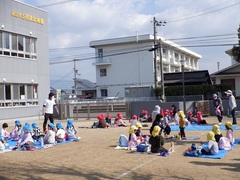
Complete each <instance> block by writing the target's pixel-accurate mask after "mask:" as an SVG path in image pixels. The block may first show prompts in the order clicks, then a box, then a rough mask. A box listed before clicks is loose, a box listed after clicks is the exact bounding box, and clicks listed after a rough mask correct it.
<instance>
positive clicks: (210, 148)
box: [128, 105, 234, 154]
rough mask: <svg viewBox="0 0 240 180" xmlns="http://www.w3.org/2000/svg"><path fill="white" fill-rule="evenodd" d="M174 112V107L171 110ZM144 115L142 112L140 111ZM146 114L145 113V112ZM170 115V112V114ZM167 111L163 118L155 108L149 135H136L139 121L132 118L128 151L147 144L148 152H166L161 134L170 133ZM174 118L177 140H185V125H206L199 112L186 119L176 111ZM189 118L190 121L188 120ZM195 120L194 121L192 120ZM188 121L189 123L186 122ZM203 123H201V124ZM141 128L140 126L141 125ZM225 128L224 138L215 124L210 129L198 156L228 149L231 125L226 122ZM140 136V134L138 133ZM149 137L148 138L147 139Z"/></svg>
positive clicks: (182, 113) (169, 119)
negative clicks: (205, 144)
mask: <svg viewBox="0 0 240 180" xmlns="http://www.w3.org/2000/svg"><path fill="white" fill-rule="evenodd" d="M172 110H174V111H175V107H174V106H173V109H172ZM142 113H144V111H142ZM145 113H146V111H145ZM171 113H172V112H171ZM171 113H170V112H169V111H168V110H166V111H165V112H164V116H163V115H162V114H161V113H160V107H159V106H158V105H157V106H155V108H154V110H153V112H152V117H154V116H155V119H154V120H153V123H152V126H151V127H150V135H148V136H147V135H141V136H139V135H137V131H141V128H138V127H136V126H137V124H140V122H139V119H138V117H137V116H136V115H133V116H132V119H131V120H130V121H129V122H130V129H129V138H128V149H130V150H132V149H135V148H137V147H138V146H139V144H143V143H144V144H146V143H147V144H149V145H150V151H151V152H152V153H156V152H161V151H166V149H165V148H164V147H163V145H164V137H163V136H162V132H163V133H164V136H167V135H169V134H170V132H171V128H170V126H169V122H171V121H172V119H173V115H172V114H171ZM174 117H175V118H176V117H177V121H178V123H177V124H178V125H179V129H180V132H179V138H180V139H184V138H186V134H185V126H186V124H187V123H195V124H206V121H205V120H204V119H203V117H202V113H201V112H197V113H196V116H193V114H192V113H188V117H187V118H186V116H185V114H184V112H183V111H181V110H178V111H176V112H175V115H174ZM189 117H191V118H192V119H191V120H190V119H189ZM194 118H196V119H194ZM188 121H189V122H188ZM202 121H203V122H202ZM141 127H142V125H141ZM225 127H226V130H227V131H226V132H227V133H226V137H223V136H222V134H221V131H220V129H219V126H218V125H217V124H215V125H214V126H213V128H212V131H211V132H208V133H207V141H208V145H207V146H206V147H204V148H202V149H201V150H200V151H198V153H199V154H216V153H218V150H219V149H230V148H231V145H232V144H233V143H234V136H233V129H232V123H231V122H227V123H226V124H225ZM140 134H141V133H140ZM149 137H150V138H149Z"/></svg>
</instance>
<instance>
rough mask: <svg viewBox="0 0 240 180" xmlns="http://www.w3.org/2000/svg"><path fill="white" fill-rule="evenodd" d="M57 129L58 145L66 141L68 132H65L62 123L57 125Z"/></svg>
mask: <svg viewBox="0 0 240 180" xmlns="http://www.w3.org/2000/svg"><path fill="white" fill-rule="evenodd" d="M56 128H57V132H56V137H55V138H56V141H57V142H58V143H60V142H63V141H64V140H65V134H66V132H65V131H64V128H63V125H62V124H61V123H60V122H58V123H57V124H56Z"/></svg>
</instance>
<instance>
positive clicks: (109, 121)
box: [105, 114, 112, 126]
mask: <svg viewBox="0 0 240 180" xmlns="http://www.w3.org/2000/svg"><path fill="white" fill-rule="evenodd" d="M111 118H112V117H111V115H110V114H109V115H107V117H106V118H105V120H106V122H107V123H108V124H109V125H110V126H111V125H112V120H111Z"/></svg>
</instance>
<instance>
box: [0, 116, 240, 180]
mask: <svg viewBox="0 0 240 180" xmlns="http://www.w3.org/2000/svg"><path fill="white" fill-rule="evenodd" d="M205 119H206V120H207V122H208V123H209V124H214V123H217V118H216V117H208V118H205ZM231 120H232V119H231V118H228V117H224V121H223V123H225V122H227V121H231ZM25 121H28V122H33V121H34V122H36V123H38V125H39V127H42V121H43V120H42V119H38V118H35V119H34V118H32V119H30V120H25ZM58 121H60V122H62V124H63V125H64V127H65V125H66V120H55V123H56V122H58ZM95 121H96V120H95ZM4 122H7V123H8V124H9V126H10V127H9V129H8V131H11V129H12V128H13V125H14V121H13V120H11V121H4ZM21 122H22V124H23V123H24V120H21ZM93 122H94V120H75V121H74V125H75V127H78V126H85V127H89V128H78V135H79V136H80V137H81V140H80V141H79V142H72V143H68V144H63V145H59V146H54V147H52V148H48V149H42V150H36V151H30V152H26V151H12V152H6V153H2V154H0V161H1V163H0V179H1V180H4V179H38V180H43V179H148V180H149V179H185V180H187V179H239V175H240V173H239V172H240V154H239V152H240V145H238V146H237V147H235V148H234V149H232V150H231V151H230V152H228V153H227V154H226V155H225V156H224V157H223V158H222V159H206V158H195V157H185V156H183V152H184V151H185V150H186V149H187V148H188V147H190V146H191V144H192V143H196V144H197V145H198V146H200V145H201V142H202V141H205V140H206V133H207V131H206V132H205V131H186V136H187V137H188V136H200V140H193V141H186V140H184V141H180V140H177V141H176V142H175V152H173V153H171V154H170V156H168V157H162V156H158V155H156V154H137V153H135V152H132V151H128V150H116V149H114V148H115V147H116V146H117V145H118V138H119V136H120V134H125V135H127V136H128V129H129V127H120V128H108V129H91V128H90V127H91V125H92V123H93ZM126 122H127V124H128V125H129V123H128V121H126ZM2 123H3V121H2V122H1V124H2ZM238 123H239V124H240V122H238ZM147 124H148V125H149V127H144V128H143V130H142V132H143V133H147V134H148V132H149V131H148V129H149V128H150V126H151V124H150V123H147ZM177 133H178V132H177V131H173V132H172V133H171V134H172V135H173V134H177ZM222 133H223V135H225V133H226V132H225V130H222ZM234 136H235V138H239V137H240V130H235V131H234ZM169 147H170V141H167V142H166V144H165V148H169Z"/></svg>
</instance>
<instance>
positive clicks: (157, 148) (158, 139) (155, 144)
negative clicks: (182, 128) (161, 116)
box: [149, 126, 166, 153]
mask: <svg viewBox="0 0 240 180" xmlns="http://www.w3.org/2000/svg"><path fill="white" fill-rule="evenodd" d="M160 130H161V128H160V127H159V126H154V128H153V131H152V136H151V137H150V139H149V144H151V152H152V153H159V152H161V151H163V150H166V149H165V148H164V147H163V145H164V143H165V141H164V138H163V136H162V135H160V134H159V132H160Z"/></svg>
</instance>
